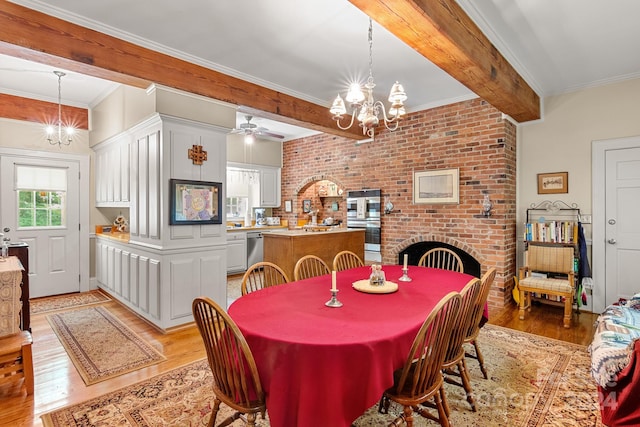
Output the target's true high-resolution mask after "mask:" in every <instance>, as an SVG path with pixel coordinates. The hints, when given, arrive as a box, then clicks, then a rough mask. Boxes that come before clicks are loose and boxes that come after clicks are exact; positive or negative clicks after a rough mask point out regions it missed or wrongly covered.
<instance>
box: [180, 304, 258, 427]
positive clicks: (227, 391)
mask: <svg viewBox="0 0 640 427" xmlns="http://www.w3.org/2000/svg"><path fill="white" fill-rule="evenodd" d="M192 311H193V317H194V319H195V321H196V325H198V330H199V331H200V335H201V336H202V341H203V342H204V347H205V349H206V351H207V359H208V360H209V366H210V367H211V372H212V373H213V394H214V396H215V397H214V404H213V410H212V411H211V419H210V420H209V427H213V426H214V425H215V422H216V416H217V415H218V411H219V409H220V403H224V404H225V405H227V406H229V407H231V408H232V409H233V410H234V411H235V412H234V413H233V414H232V415H231V416H230V417H229V418H227V419H226V420H225V421H224V422H222V423H221V424H220V426H226V425H229V424H230V423H232V422H233V421H234V420H236V419H238V418H240V416H241V415H246V417H247V425H248V426H255V423H256V418H257V415H258V414H260V415H261V416H262V418H263V419H264V416H265V412H266V409H267V408H266V404H265V396H264V392H263V390H262V384H261V383H260V376H259V375H258V368H257V367H256V362H255V360H254V358H253V354H252V353H251V350H250V349H249V346H248V344H247V341H246V340H245V338H244V336H243V335H242V332H240V330H239V329H238V327H237V326H236V324H235V322H234V321H233V320H232V319H231V318H230V317H229V316H228V315H227V313H225V311H224V310H223V309H222V308H221V307H220V306H219V305H217V304H216V303H215V302H214V301H213V300H211V299H210V298H207V297H200V298H196V299H195V300H194V301H193V304H192Z"/></svg>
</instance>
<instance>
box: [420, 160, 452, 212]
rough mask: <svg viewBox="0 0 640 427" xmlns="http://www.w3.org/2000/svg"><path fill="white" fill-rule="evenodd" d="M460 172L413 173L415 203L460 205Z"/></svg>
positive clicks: (431, 171) (438, 170) (448, 170)
mask: <svg viewBox="0 0 640 427" xmlns="http://www.w3.org/2000/svg"><path fill="white" fill-rule="evenodd" d="M459 175H460V170H459V169H458V168H451V169H437V170H430V171H422V172H414V173H413V203H429V204H445V203H450V204H457V203H460V186H459V180H460V176H459Z"/></svg>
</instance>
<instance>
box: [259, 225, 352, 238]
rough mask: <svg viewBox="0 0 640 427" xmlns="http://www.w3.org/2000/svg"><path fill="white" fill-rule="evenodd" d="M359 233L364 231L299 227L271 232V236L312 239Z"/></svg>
mask: <svg viewBox="0 0 640 427" xmlns="http://www.w3.org/2000/svg"><path fill="white" fill-rule="evenodd" d="M358 231H362V230H357V229H352V228H340V227H329V226H327V227H321V226H318V227H312V228H311V227H309V228H304V227H298V228H295V229H293V230H287V229H285V230H274V231H272V232H271V234H277V235H282V236H310V237H314V236H317V235H319V234H327V233H332V234H333V233H357V232H358Z"/></svg>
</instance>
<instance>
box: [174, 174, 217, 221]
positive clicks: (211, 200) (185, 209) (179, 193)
mask: <svg viewBox="0 0 640 427" xmlns="http://www.w3.org/2000/svg"><path fill="white" fill-rule="evenodd" d="M169 193H170V199H171V200H170V212H169V224H171V225H193V224H222V217H221V216H220V208H221V206H222V183H220V182H205V181H187V180H180V179H170V180H169Z"/></svg>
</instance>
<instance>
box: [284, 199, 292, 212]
mask: <svg viewBox="0 0 640 427" xmlns="http://www.w3.org/2000/svg"><path fill="white" fill-rule="evenodd" d="M292 210H293V208H292V207H291V200H285V201H284V211H285V212H291V211H292Z"/></svg>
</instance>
